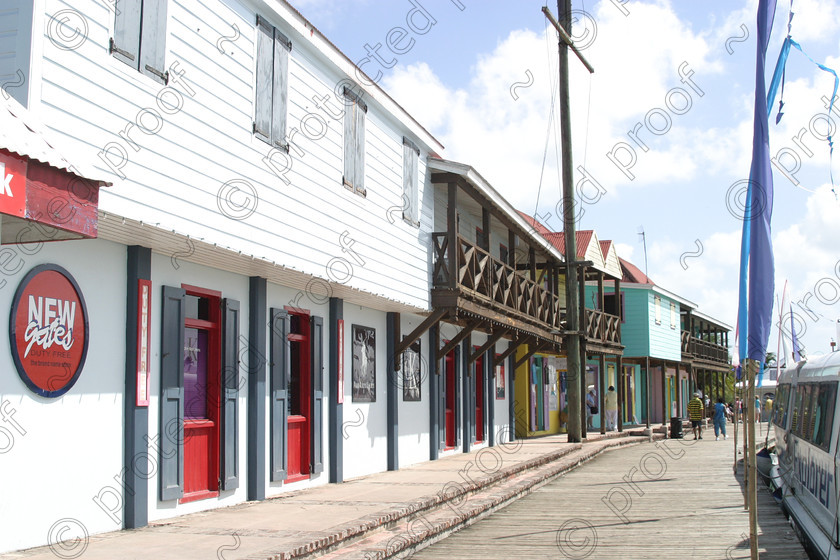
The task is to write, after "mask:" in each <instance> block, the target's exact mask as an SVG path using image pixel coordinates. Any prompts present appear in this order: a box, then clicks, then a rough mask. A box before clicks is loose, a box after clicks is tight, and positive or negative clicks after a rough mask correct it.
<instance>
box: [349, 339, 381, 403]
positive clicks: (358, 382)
mask: <svg viewBox="0 0 840 560" xmlns="http://www.w3.org/2000/svg"><path fill="white" fill-rule="evenodd" d="M352 377H353V379H352V390H353V396H352V398H353V402H376V330H375V329H372V328H370V327H363V326H361V325H353V374H352Z"/></svg>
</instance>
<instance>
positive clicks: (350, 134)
mask: <svg viewBox="0 0 840 560" xmlns="http://www.w3.org/2000/svg"><path fill="white" fill-rule="evenodd" d="M346 109H347V110H346V111H345V112H344V184H345V185H347V186H348V187H350V188H354V187H355V184H356V172H355V169H356V167H355V166H356V158H355V151H354V143H355V141H356V134H355V126H356V111H358V109H359V108H358V106H357V105H356V104H355V103H351V104H349V105H347V106H346Z"/></svg>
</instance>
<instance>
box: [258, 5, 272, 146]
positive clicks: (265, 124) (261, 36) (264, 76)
mask: <svg viewBox="0 0 840 560" xmlns="http://www.w3.org/2000/svg"><path fill="white" fill-rule="evenodd" d="M273 68H274V28H273V27H272V26H271V25H269V24H268V23H267V22H266V21H265V20H264V19H263V18H261V17H260V16H257V67H256V74H257V76H256V83H255V86H254V90H255V93H254V134H255V135H256V137H257V138H259V139H260V140H263V141H264V142H269V143H270V142H271V87H272V71H273Z"/></svg>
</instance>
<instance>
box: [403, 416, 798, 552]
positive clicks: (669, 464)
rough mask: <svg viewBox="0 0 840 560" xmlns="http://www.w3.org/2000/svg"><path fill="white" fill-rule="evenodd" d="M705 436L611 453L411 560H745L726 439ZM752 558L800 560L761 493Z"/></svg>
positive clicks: (744, 518) (744, 522)
mask: <svg viewBox="0 0 840 560" xmlns="http://www.w3.org/2000/svg"><path fill="white" fill-rule="evenodd" d="M729 427H730V428H732V426H731V425H730V426H729ZM705 433H706V437H705V438H704V439H703V440H697V441H694V440H693V439H692V437H691V436H689V438H688V439H686V440H664V441H660V442H656V443H646V444H643V445H638V446H634V447H629V448H626V449H620V450H615V451H609V452H607V453H605V454H604V455H602V456H600V457H598V458H597V459H594V460H593V461H592V462H590V463H587V464H585V465H583V466H581V467H579V468H578V469H575V470H574V471H572V472H570V473H569V474H567V475H565V476H563V477H561V478H558V479H557V480H555V481H553V482H551V483H549V484H546V485H545V486H543V487H542V488H540V489H538V490H536V491H534V492H533V493H532V494H531V495H530V496H527V497H525V498H523V499H521V500H519V501H518V502H516V503H514V504H513V505H511V506H509V507H507V508H505V509H503V510H500V511H498V512H496V513H494V514H492V515H491V516H489V517H487V518H485V519H483V520H481V521H478V522H476V523H475V524H474V525H472V526H470V527H468V528H466V529H464V530H462V531H460V532H458V533H456V534H454V535H452V536H450V537H449V538H446V539H444V540H441V541H439V542H438V543H436V544H433V545H432V546H430V547H429V548H426V549H424V550H422V551H419V552H418V553H417V554H415V555H414V558H416V559H418V560H421V559H422V560H432V559H445V560H453V559H463V560H469V559H473V558H474V559H482V560H486V559H488V558H528V559H532V558H552V559H558V558H559V559H563V558H570V559H576V560H577V559H583V558H587V559H600V558H604V559H610V560H615V559H624V558H627V559H645V558H651V559H661V558H680V559H681V560H682V559H688V558H696V559H703V560H709V559H743V558H749V557H750V553H749V552H750V551H749V543H748V538H747V535H748V534H749V525H748V522H749V517H748V514H747V512H746V511H745V510H744V507H743V504H744V499H743V493H742V487H741V483H740V482H741V481H740V478H741V477H740V476H738V477H737V478H736V476H735V475H733V472H732V457H733V444H732V439H731V438H730V439H729V440H727V441H724V440H721V441H715V438H714V434H713V433H712V432H711V430H709V431H706V432H705ZM730 434H731V431H730ZM759 551H760V554H761V558H762V559H768V560H770V559H777V560H798V559H807V555H806V554H805V552H804V550H803V548H802V546H801V545H800V543H799V541H798V540H797V539H796V537H795V536H794V534H793V531H792V530H791V528H790V526H789V525H788V523H787V521H786V520H785V518H784V515H783V514H782V512H781V509H780V508H779V507H778V506H777V505H776V503H775V502H774V500H773V498H772V496H771V495H770V494H769V493H768V492H767V491H766V489H765V488H764V487H763V485H760V486H759Z"/></svg>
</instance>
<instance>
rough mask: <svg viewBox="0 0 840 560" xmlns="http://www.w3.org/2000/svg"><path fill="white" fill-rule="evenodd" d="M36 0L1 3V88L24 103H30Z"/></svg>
mask: <svg viewBox="0 0 840 560" xmlns="http://www.w3.org/2000/svg"><path fill="white" fill-rule="evenodd" d="M31 38H32V0H3V2H2V3H0V86H2V87H3V89H4V91H5V92H6V93H8V94H9V95H11V96H12V97H14V98H15V99H16V100H17V101H18V102H19V103H20V104H22V105H24V106H27V105H28V103H29V95H28V92H29V82H30V79H29V66H30V60H29V59H30V52H31V44H32V40H31Z"/></svg>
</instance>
